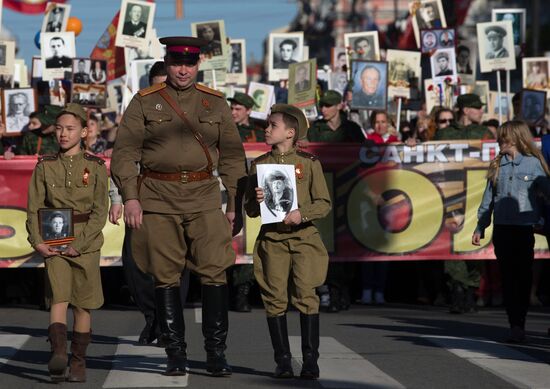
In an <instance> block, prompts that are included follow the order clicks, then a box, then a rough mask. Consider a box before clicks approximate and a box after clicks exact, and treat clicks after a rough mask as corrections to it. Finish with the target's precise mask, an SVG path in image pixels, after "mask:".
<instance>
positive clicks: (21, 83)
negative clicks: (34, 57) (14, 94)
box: [13, 58, 30, 88]
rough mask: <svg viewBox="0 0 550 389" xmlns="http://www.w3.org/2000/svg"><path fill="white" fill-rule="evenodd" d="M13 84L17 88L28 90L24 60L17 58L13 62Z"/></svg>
mask: <svg viewBox="0 0 550 389" xmlns="http://www.w3.org/2000/svg"><path fill="white" fill-rule="evenodd" d="M13 82H14V84H15V85H17V86H18V88H29V87H30V84H29V72H28V68H27V64H26V63H25V60H24V59H22V58H17V59H15V60H14V61H13Z"/></svg>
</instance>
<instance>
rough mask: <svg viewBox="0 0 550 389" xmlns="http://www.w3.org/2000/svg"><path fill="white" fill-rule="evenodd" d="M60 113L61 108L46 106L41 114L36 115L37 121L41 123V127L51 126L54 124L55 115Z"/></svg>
mask: <svg viewBox="0 0 550 389" xmlns="http://www.w3.org/2000/svg"><path fill="white" fill-rule="evenodd" d="M59 112H61V107H59V106H57V105H46V106H45V107H44V110H43V111H42V112H39V113H38V120H40V123H42V125H43V126H46V127H48V126H51V125H53V124H55V119H56V118H57V115H59Z"/></svg>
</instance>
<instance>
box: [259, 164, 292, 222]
mask: <svg viewBox="0 0 550 389" xmlns="http://www.w3.org/2000/svg"><path fill="white" fill-rule="evenodd" d="M262 187H263V190H264V195H265V205H266V206H267V209H268V210H269V211H270V212H271V213H272V214H273V216H275V215H276V214H277V213H283V214H284V215H286V214H288V213H289V212H290V210H291V208H292V202H293V201H294V190H293V188H292V185H291V183H290V179H289V178H288V177H287V176H286V175H285V174H284V173H283V172H282V171H280V170H274V171H272V172H271V173H269V174H267V175H266V177H265V180H264V183H263V185H262Z"/></svg>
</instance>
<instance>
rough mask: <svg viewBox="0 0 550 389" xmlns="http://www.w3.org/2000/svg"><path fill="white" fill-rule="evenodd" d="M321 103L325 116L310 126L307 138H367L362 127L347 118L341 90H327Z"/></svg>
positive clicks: (334, 140)
mask: <svg viewBox="0 0 550 389" xmlns="http://www.w3.org/2000/svg"><path fill="white" fill-rule="evenodd" d="M319 105H320V107H321V113H322V114H323V118H322V119H320V120H317V121H316V122H314V123H313V125H312V126H311V127H310V128H309V130H308V133H307V139H308V140H309V141H310V142H331V143H332V142H358V143H362V142H363V141H364V140H365V136H364V135H363V132H362V131H361V127H359V126H358V125H357V123H354V122H352V121H350V120H348V119H347V118H346V115H345V113H344V111H343V109H344V103H343V102H342V95H341V94H340V93H339V92H337V91H335V90H329V91H326V92H325V94H324V95H323V96H322V97H321V99H320V100H319Z"/></svg>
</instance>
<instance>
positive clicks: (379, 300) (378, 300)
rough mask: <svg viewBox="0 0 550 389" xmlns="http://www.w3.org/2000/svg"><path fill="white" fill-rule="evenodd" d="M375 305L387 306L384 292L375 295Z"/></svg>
mask: <svg viewBox="0 0 550 389" xmlns="http://www.w3.org/2000/svg"><path fill="white" fill-rule="evenodd" d="M374 303H375V304H385V303H386V300H384V293H383V292H376V293H374Z"/></svg>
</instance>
